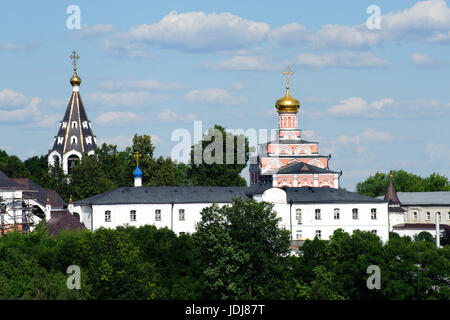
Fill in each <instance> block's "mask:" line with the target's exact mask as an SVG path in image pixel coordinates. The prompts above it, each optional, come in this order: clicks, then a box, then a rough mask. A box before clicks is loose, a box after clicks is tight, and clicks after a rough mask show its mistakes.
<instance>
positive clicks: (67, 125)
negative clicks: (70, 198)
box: [48, 50, 97, 174]
mask: <svg viewBox="0 0 450 320" xmlns="http://www.w3.org/2000/svg"><path fill="white" fill-rule="evenodd" d="M69 58H70V59H71V60H72V63H73V76H72V78H70V84H71V85H72V96H71V97H70V100H69V104H68V105H67V108H66V112H65V114H64V117H63V119H62V121H61V122H60V123H59V128H58V133H57V135H56V136H55V138H54V143H53V148H52V149H51V150H49V154H48V164H49V166H53V165H55V164H56V163H59V165H61V167H62V168H63V170H64V173H65V174H68V173H70V171H71V169H72V168H73V166H75V165H76V164H77V163H78V162H80V161H81V157H82V155H83V153H87V154H88V155H91V154H94V152H95V149H96V148H97V141H96V138H95V136H94V134H93V132H92V127H91V122H90V121H89V119H88V117H87V114H86V110H85V108H84V105H83V101H82V100H81V96H80V85H81V78H80V77H79V76H78V74H77V62H78V59H80V57H79V56H78V54H77V53H76V51H75V50H74V51H73V52H72V54H71V55H70V57H69Z"/></svg>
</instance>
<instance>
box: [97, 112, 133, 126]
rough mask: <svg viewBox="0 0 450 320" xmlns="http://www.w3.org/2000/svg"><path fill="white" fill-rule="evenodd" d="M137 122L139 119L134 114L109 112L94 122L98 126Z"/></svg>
mask: <svg viewBox="0 0 450 320" xmlns="http://www.w3.org/2000/svg"><path fill="white" fill-rule="evenodd" d="M138 120H139V117H138V115H137V114H136V113H133V112H119V111H111V112H105V113H102V114H101V115H99V116H98V117H97V119H96V120H95V122H96V123H99V124H124V123H129V122H132V121H138Z"/></svg>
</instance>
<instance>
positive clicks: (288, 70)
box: [283, 66, 294, 89]
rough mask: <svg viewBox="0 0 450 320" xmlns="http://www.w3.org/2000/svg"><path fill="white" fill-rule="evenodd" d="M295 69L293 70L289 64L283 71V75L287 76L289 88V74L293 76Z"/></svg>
mask: <svg viewBox="0 0 450 320" xmlns="http://www.w3.org/2000/svg"><path fill="white" fill-rule="evenodd" d="M293 74H294V71H292V70H291V68H290V67H289V66H287V67H286V70H285V71H283V75H284V76H286V88H288V89H289V76H292V75H293Z"/></svg>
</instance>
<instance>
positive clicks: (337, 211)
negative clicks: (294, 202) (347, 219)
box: [295, 208, 377, 224]
mask: <svg viewBox="0 0 450 320" xmlns="http://www.w3.org/2000/svg"><path fill="white" fill-rule="evenodd" d="M333 213H334V220H339V219H340V218H341V210H340V209H339V208H335V209H334V210H333ZM295 217H296V220H297V223H298V224H301V223H302V209H297V210H296V211H295ZM314 218H315V219H316V220H321V219H322V212H321V210H320V209H316V210H315V215H314ZM352 218H353V219H355V220H356V219H359V211H358V208H353V209H352ZM370 218H371V219H372V220H376V219H377V209H376V208H372V209H370Z"/></svg>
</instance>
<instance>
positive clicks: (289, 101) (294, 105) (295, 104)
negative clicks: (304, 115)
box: [275, 86, 300, 112]
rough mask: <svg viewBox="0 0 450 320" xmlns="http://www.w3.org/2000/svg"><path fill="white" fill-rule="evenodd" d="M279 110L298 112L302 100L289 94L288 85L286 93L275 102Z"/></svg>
mask: <svg viewBox="0 0 450 320" xmlns="http://www.w3.org/2000/svg"><path fill="white" fill-rule="evenodd" d="M275 107H276V108H277V111H278V112H298V109H299V108H300V102H299V101H298V100H297V99H295V98H294V97H291V96H290V95H289V87H288V86H287V87H286V95H285V96H284V97H283V98H280V99H278V100H277V102H276V103H275Z"/></svg>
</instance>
